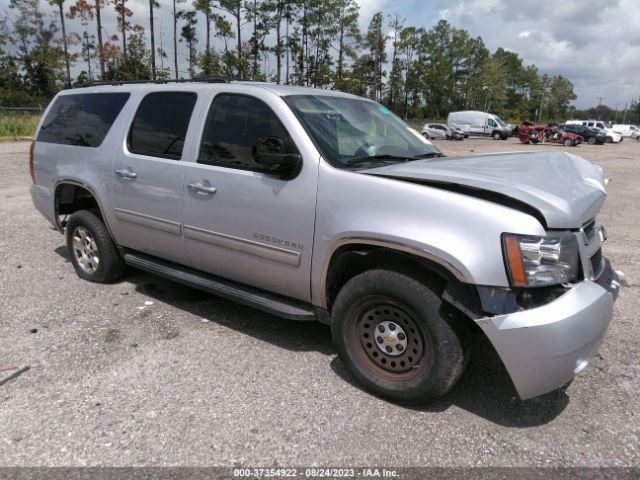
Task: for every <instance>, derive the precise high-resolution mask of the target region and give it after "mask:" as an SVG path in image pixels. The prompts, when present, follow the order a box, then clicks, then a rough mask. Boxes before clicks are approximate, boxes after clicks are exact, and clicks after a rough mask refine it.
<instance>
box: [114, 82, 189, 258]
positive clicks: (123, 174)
mask: <svg viewBox="0 0 640 480" xmlns="http://www.w3.org/2000/svg"><path fill="white" fill-rule="evenodd" d="M196 98H197V97H196V94H195V93H192V92H155V93H150V94H148V95H146V96H145V97H144V98H143V99H142V101H141V103H140V105H139V107H138V110H137V111H136V114H135V117H134V119H133V121H132V123H131V126H130V127H129V131H128V135H127V143H126V145H125V146H123V148H122V151H118V152H117V153H116V154H115V156H114V160H113V168H112V172H111V174H112V175H113V176H112V183H111V185H112V186H111V189H110V192H111V205H113V207H114V217H115V222H113V224H112V225H110V228H111V229H112V231H113V234H114V236H115V238H117V239H118V243H119V244H120V245H123V246H125V247H129V248H132V249H134V250H139V251H141V252H145V253H149V254H152V255H156V256H159V257H162V258H166V259H167V260H172V261H174V262H178V263H184V264H186V263H188V260H187V257H186V253H185V250H184V244H183V240H182V236H181V233H182V231H181V230H182V228H181V223H182V189H183V185H184V174H185V164H184V163H183V162H182V161H181V157H182V150H183V146H184V142H185V138H186V135H187V130H188V127H189V122H190V119H191V115H192V112H193V109H194V106H195V103H196Z"/></svg>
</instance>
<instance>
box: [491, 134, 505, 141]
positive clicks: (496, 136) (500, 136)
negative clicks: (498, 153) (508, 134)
mask: <svg viewBox="0 0 640 480" xmlns="http://www.w3.org/2000/svg"><path fill="white" fill-rule="evenodd" d="M491 136H492V137H493V139H494V140H500V139H501V138H502V135H501V134H500V132H493V134H492V135H491Z"/></svg>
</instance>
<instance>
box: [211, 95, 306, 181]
mask: <svg viewBox="0 0 640 480" xmlns="http://www.w3.org/2000/svg"><path fill="white" fill-rule="evenodd" d="M263 137H279V138H282V139H283V140H284V141H285V144H286V145H287V148H288V150H289V151H290V152H291V153H294V152H296V151H297V150H296V148H295V146H294V144H293V141H292V140H291V137H290V136H289V133H288V132H287V130H286V129H285V128H284V126H283V125H282V123H281V122H280V120H279V119H278V117H276V115H275V113H273V111H272V110H271V108H269V107H268V106H267V104H265V103H264V102H263V101H262V100H258V99H257V98H254V97H249V96H246V95H238V94H227V93H223V94H220V95H217V96H216V97H215V98H214V99H213V102H212V104H211V108H210V109H209V114H208V116H207V121H206V124H205V128H204V133H203V135H202V143H201V145H200V154H199V155H198V163H202V164H205V165H218V166H221V167H230V168H238V169H241V170H255V171H264V170H265V169H264V167H263V166H261V165H260V164H258V163H256V162H255V160H254V158H253V150H254V146H255V144H256V142H257V141H258V140H259V139H260V138H263Z"/></svg>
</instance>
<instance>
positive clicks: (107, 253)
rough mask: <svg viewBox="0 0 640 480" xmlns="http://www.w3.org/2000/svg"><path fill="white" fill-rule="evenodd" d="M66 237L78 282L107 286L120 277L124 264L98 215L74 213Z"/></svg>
mask: <svg viewBox="0 0 640 480" xmlns="http://www.w3.org/2000/svg"><path fill="white" fill-rule="evenodd" d="M65 234H66V239H67V249H68V250H69V255H70V256H71V263H73V268H75V270H76V273H77V274H78V276H79V277H80V278H83V279H85V280H89V281H90V282H98V283H109V282H113V281H114V280H117V279H118V278H120V277H121V276H122V274H123V273H124V262H123V261H122V258H120V255H119V254H118V251H117V250H116V247H115V245H114V244H113V241H112V240H111V236H110V235H109V232H108V230H107V227H105V225H104V223H103V222H102V220H100V218H99V217H98V216H97V215H95V214H94V213H92V212H90V211H89V210H79V211H77V212H75V213H74V214H73V215H71V217H70V218H69V221H68V222H67V226H66V232H65ZM74 242H75V243H74ZM83 247H84V248H83ZM87 252H91V254H90V255H87ZM94 253H95V254H94ZM96 259H97V261H96ZM83 264H84V265H83Z"/></svg>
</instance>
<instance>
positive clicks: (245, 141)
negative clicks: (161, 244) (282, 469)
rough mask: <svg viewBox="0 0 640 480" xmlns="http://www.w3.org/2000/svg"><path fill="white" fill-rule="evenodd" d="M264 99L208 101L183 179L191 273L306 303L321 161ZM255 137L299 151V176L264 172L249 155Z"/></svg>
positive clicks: (280, 108) (225, 95)
mask: <svg viewBox="0 0 640 480" xmlns="http://www.w3.org/2000/svg"><path fill="white" fill-rule="evenodd" d="M269 95H272V94H267V93H264V92H256V93H255V96H253V95H246V94H244V93H242V94H240V93H230V92H222V93H218V94H217V95H216V96H215V97H214V98H213V100H212V102H211V104H210V107H209V111H208V113H207V114H206V119H205V121H204V122H202V123H203V132H202V134H201V135H200V137H201V141H200V142H198V144H199V145H198V146H199V148H198V149H194V152H193V155H194V157H195V161H193V162H189V166H188V167H187V172H186V177H185V180H184V184H185V187H186V188H185V189H184V237H185V245H186V250H187V252H188V255H189V259H190V261H191V265H192V266H193V267H194V268H197V269H200V270H204V271H207V272H209V273H213V274H215V275H218V276H221V277H224V278H227V279H230V280H233V281H237V282H240V283H243V284H247V285H251V286H254V287H258V288H263V289H266V290H269V291H272V292H275V293H280V294H283V295H286V296H289V297H292V298H297V299H300V300H307V301H308V300H309V299H310V296H311V294H310V271H311V253H312V246H313V245H312V242H313V231H314V222H315V205H316V187H317V178H318V161H319V158H318V157H317V153H315V154H313V153H310V152H315V149H313V150H310V149H309V147H308V145H306V143H308V141H307V142H306V143H305V141H304V139H305V138H306V136H304V133H303V131H302V127H301V126H300V125H299V123H298V122H297V120H295V117H294V116H293V113H292V112H291V111H290V110H289V109H288V107H287V106H286V105H285V104H284V102H283V101H282V100H281V99H280V98H279V97H276V98H269ZM260 97H263V98H260ZM267 102H269V104H267ZM270 105H272V106H273V108H271V106H270ZM276 112H277V113H276ZM292 132H293V133H294V135H292ZM296 132H297V137H296V135H295V134H296ZM261 137H280V138H283V139H285V141H286V144H287V145H288V148H290V149H291V150H293V151H299V152H300V153H301V154H302V157H303V158H302V165H301V168H300V171H299V172H296V173H295V174H294V175H292V178H281V177H278V176H276V175H273V174H270V173H266V172H265V171H264V170H263V169H262V168H261V166H260V165H258V164H256V162H255V161H254V160H253V154H252V151H253V147H254V145H255V144H256V142H257V140H258V139H259V138H261ZM296 144H297V145H296ZM305 148H307V150H306V151H305Z"/></svg>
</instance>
